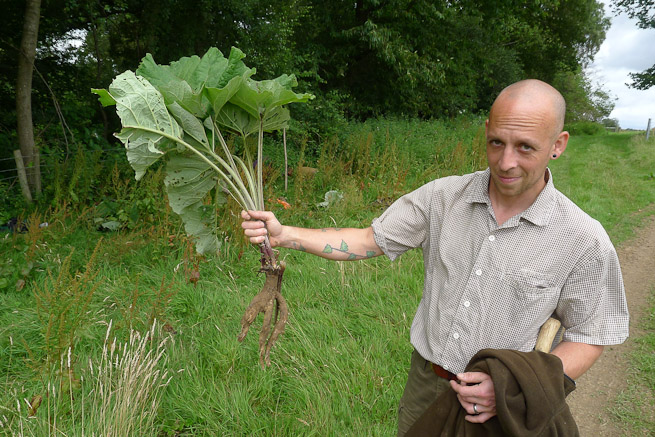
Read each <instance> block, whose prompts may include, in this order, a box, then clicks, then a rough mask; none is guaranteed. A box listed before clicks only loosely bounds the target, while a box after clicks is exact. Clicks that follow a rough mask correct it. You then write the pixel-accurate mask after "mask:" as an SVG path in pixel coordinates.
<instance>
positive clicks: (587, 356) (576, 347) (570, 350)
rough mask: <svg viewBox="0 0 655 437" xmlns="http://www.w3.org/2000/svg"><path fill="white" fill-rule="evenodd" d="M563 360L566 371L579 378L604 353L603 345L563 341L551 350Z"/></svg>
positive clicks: (570, 375)
mask: <svg viewBox="0 0 655 437" xmlns="http://www.w3.org/2000/svg"><path fill="white" fill-rule="evenodd" d="M551 353H552V354H553V355H556V356H558V357H559V359H560V360H562V365H563V366H564V373H566V374H567V375H568V376H569V377H570V378H572V379H578V378H579V377H580V376H582V374H583V373H585V372H586V371H587V370H588V369H589V368H590V367H591V365H592V364H594V362H595V361H596V360H597V359H598V357H600V354H601V353H603V346H597V345H593V344H586V343H573V342H570V341H563V342H561V343H560V344H558V345H557V346H556V347H555V349H553V351H552V352H551Z"/></svg>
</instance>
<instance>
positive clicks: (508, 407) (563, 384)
mask: <svg viewBox="0 0 655 437" xmlns="http://www.w3.org/2000/svg"><path fill="white" fill-rule="evenodd" d="M466 371H467V372H484V373H486V374H488V375H490V376H491V379H492V380H493V382H494V391H495V395H496V412H497V415H496V417H493V418H491V419H489V420H488V421H486V422H485V423H482V424H476V423H470V422H467V421H466V420H465V419H464V416H466V415H467V413H466V411H465V410H464V409H463V408H462V406H461V405H460V403H459V401H458V400H457V395H456V393H455V392H454V391H453V390H448V391H447V392H445V393H444V394H443V395H441V396H440V397H439V398H437V400H436V401H435V402H434V403H433V404H432V405H431V406H430V407H429V408H428V409H427V410H426V411H425V413H423V415H422V416H421V417H420V418H419V419H418V420H417V421H416V423H415V424H414V425H413V426H412V428H411V429H410V430H409V431H408V433H407V434H406V435H407V436H409V437H416V436H452V437H459V436H466V437H477V436H480V437H483V436H485V437H486V436H516V437H523V436H525V437H542V436H543V437H545V436H553V437H554V436H559V437H569V436H571V437H573V436H579V435H580V434H579V432H578V427H577V425H576V423H575V420H574V419H573V416H572V415H571V411H570V410H569V407H568V405H567V404H566V401H565V398H566V396H567V395H568V394H569V393H570V392H572V391H573V390H574V389H575V383H574V382H573V381H572V380H571V379H570V378H568V377H567V376H566V375H565V374H564V372H563V370H562V362H561V360H560V359H559V358H558V357H556V356H554V355H551V354H547V353H544V352H539V351H532V352H519V351H514V350H506V349H484V350H481V351H480V352H478V353H477V354H476V355H475V356H474V357H473V358H472V359H471V361H470V362H469V364H468V366H467V367H466Z"/></svg>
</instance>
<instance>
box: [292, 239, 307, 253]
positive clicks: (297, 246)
mask: <svg viewBox="0 0 655 437" xmlns="http://www.w3.org/2000/svg"><path fill="white" fill-rule="evenodd" d="M291 245H292V246H293V249H296V250H299V251H301V252H307V249H306V248H305V246H303V245H302V243H300V242H298V243H296V242H295V241H292V242H291Z"/></svg>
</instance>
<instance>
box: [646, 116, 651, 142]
mask: <svg viewBox="0 0 655 437" xmlns="http://www.w3.org/2000/svg"><path fill="white" fill-rule="evenodd" d="M649 136H650V118H649V119H648V127H647V128H646V140H648V137H649Z"/></svg>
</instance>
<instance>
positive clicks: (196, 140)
mask: <svg viewBox="0 0 655 437" xmlns="http://www.w3.org/2000/svg"><path fill="white" fill-rule="evenodd" d="M168 110H169V111H170V113H171V114H173V117H175V120H177V122H178V123H179V125H180V127H182V129H183V130H184V141H186V142H187V143H190V144H191V145H192V146H195V147H200V148H203V149H205V150H211V147H210V145H209V141H208V140H207V134H206V133H205V128H204V126H203V125H202V123H201V122H200V120H198V118H196V117H195V116H194V115H193V114H191V113H190V112H189V111H187V110H186V109H184V108H182V107H181V106H180V105H178V104H177V103H173V104H171V105H168ZM182 147H183V146H182Z"/></svg>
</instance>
